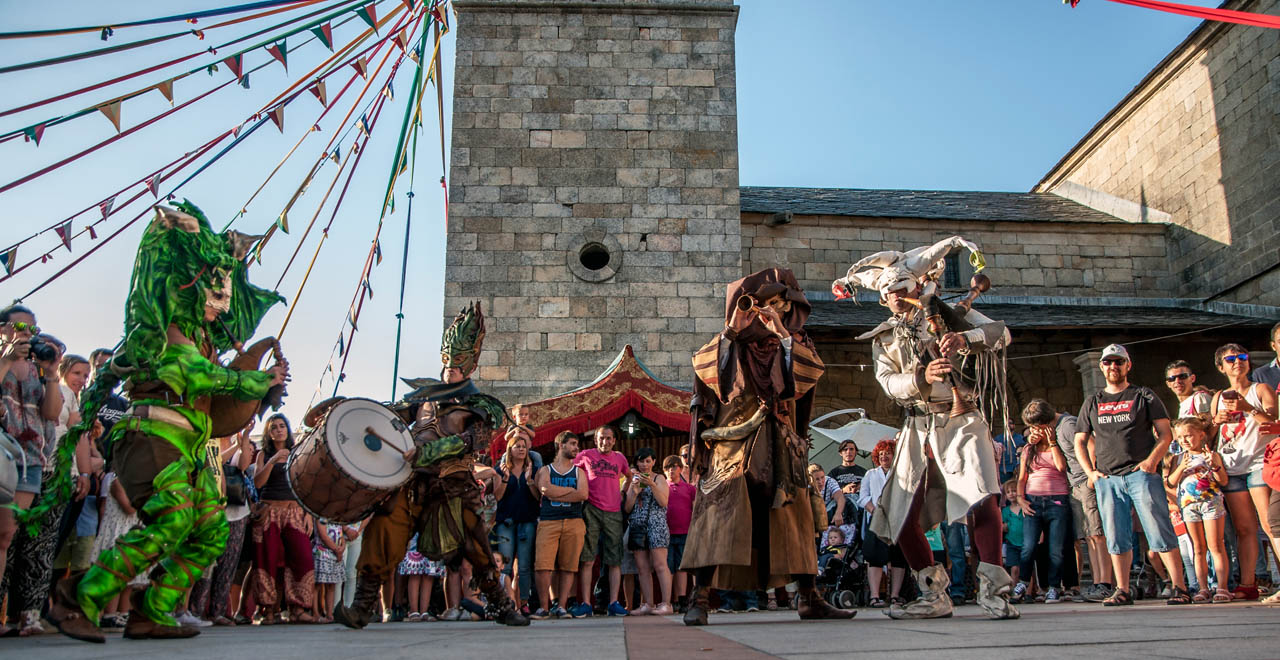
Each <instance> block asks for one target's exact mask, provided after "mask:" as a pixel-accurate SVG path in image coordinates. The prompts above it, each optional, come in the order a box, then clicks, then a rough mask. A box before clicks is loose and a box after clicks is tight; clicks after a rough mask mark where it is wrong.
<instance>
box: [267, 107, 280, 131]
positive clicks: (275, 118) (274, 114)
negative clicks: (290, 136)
mask: <svg viewBox="0 0 1280 660" xmlns="http://www.w3.org/2000/svg"><path fill="white" fill-rule="evenodd" d="M267 116H269V117H271V121H272V122H273V123H275V125H276V128H278V129H280V132H281V133H283V132H284V104H281V105H278V106H276V107H275V109H273V110H272V111H271V112H268V113H267Z"/></svg>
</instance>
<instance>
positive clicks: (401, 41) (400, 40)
mask: <svg viewBox="0 0 1280 660" xmlns="http://www.w3.org/2000/svg"><path fill="white" fill-rule="evenodd" d="M396 45H397V46H399V47H400V52H402V53H403V52H405V51H406V50H407V49H408V48H409V35H408V30H401V31H400V34H397V35H396Z"/></svg>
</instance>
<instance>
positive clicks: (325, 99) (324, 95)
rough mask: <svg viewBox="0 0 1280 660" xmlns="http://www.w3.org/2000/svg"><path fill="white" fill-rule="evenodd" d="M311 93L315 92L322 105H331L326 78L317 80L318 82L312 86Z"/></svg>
mask: <svg viewBox="0 0 1280 660" xmlns="http://www.w3.org/2000/svg"><path fill="white" fill-rule="evenodd" d="M311 93H312V94H315V96H316V100H317V101H319V102H320V105H322V106H324V107H326V108H327V107H329V93H328V92H326V91H325V88H324V80H317V81H316V84H314V85H312V86H311Z"/></svg>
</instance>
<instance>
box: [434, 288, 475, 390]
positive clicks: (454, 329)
mask: <svg viewBox="0 0 1280 660" xmlns="http://www.w3.org/2000/svg"><path fill="white" fill-rule="evenodd" d="M483 344H484V313H483V312H482V311H481V310H480V302H479V301H476V302H472V303H471V304H469V305H467V308H466V309H464V310H462V311H461V312H458V316H456V317H455V318H454V319H453V323H452V324H450V325H449V327H448V329H446V330H445V331H444V336H443V337H442V338H441V339H440V361H441V362H442V363H443V364H444V368H445V369H457V370H459V371H460V372H462V377H463V378H470V377H471V372H473V371H475V370H476V366H478V365H479V364H480V347H481V346H482V345H483Z"/></svg>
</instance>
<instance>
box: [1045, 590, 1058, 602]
mask: <svg viewBox="0 0 1280 660" xmlns="http://www.w3.org/2000/svg"><path fill="white" fill-rule="evenodd" d="M1044 602H1046V603H1058V602H1062V594H1061V593H1059V592H1058V588H1057V587H1049V591H1048V592H1046V593H1045V595H1044Z"/></svg>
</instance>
